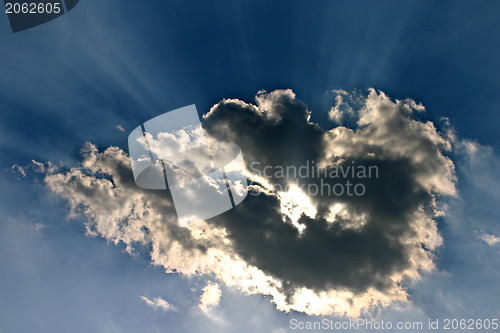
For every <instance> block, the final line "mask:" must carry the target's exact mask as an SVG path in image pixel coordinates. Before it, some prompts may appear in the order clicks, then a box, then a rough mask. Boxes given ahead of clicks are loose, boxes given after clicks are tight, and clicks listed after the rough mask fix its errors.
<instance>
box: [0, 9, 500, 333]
mask: <svg viewBox="0 0 500 333" xmlns="http://www.w3.org/2000/svg"><path fill="white" fill-rule="evenodd" d="M499 14H500V4H499V3H497V2H495V1H440V2H433V1H405V2H400V1H377V2H368V1H331V0H330V1H313V2H311V1H272V2H269V1H212V2H209V1H191V2H190V1H163V2H153V1H146V2H130V1H128V2H122V1H114V0H109V1H94V0H81V1H80V3H79V4H78V5H77V6H76V7H75V8H74V9H73V10H71V11H70V12H69V13H67V14H65V15H63V16H61V17H59V18H57V19H55V20H53V21H51V22H48V23H46V24H43V25H40V26H38V27H35V28H32V29H29V30H26V31H22V32H18V33H12V31H11V30H10V26H9V22H8V19H7V16H6V15H0V38H1V39H2V47H1V48H0V60H1V61H0V69H1V71H0V73H1V75H0V87H1V89H0V110H1V112H0V183H1V186H0V193H1V198H2V200H1V201H0V240H1V241H0V258H1V259H0V332H1V333H10V332H65V331H71V332H89V331H90V332H138V331H140V332H191V331H205V332H255V331H261V332H289V331H290V332H293V331H300V330H298V329H295V330H294V329H292V327H291V324H290V323H291V320H297V321H301V322H307V321H317V320H322V319H324V318H327V319H328V320H336V321H345V320H349V318H358V317H359V318H372V319H374V320H379V321H380V320H386V321H388V320H390V321H393V322H397V321H422V322H424V323H426V324H427V322H428V320H429V319H432V320H435V319H439V320H440V321H441V324H442V321H443V320H444V319H445V318H450V319H453V318H457V319H462V318H467V319H469V318H473V319H483V320H484V319H494V318H498V319H500V304H499V303H498V300H497V295H498V293H499V292H500V284H499V281H500V279H499V277H500V264H499V258H500V239H499V238H498V237H500V230H499V224H498V223H499V217H500V210H499V208H498V200H499V199H500V190H499V188H500V186H498V185H500V184H499V181H498V177H497V170H498V169H499V167H500V158H499V156H498V154H499V147H500V141H499V140H500V139H499V136H498V130H497V125H496V124H497V123H498V121H497V120H496V119H497V118H498V115H497V114H498V109H499V106H498V105H500V97H499V95H498V91H499V88H500V87H499V80H498V78H499V77H500V61H499V60H498V53H499V46H498V45H500V23H498V15H499ZM263 90H264V91H265V92H263ZM191 104H196V107H197V110H198V114H199V115H200V117H201V116H203V115H205V116H204V117H203V118H202V119H203V126H204V129H205V130H206V131H207V133H208V135H210V136H212V137H214V138H217V139H220V140H227V141H230V142H234V143H236V144H238V145H239V146H240V147H241V149H242V153H243V156H244V157H245V158H246V159H248V160H247V162H248V161H260V162H262V163H264V162H265V163H267V164H268V165H274V166H276V165H280V164H286V165H297V166H298V165H300V163H301V162H303V161H305V160H311V159H314V160H316V161H319V160H324V161H329V160H330V159H332V158H336V157H339V156H340V157H341V158H342V159H343V160H342V161H343V162H342V161H341V162H340V163H347V162H345V161H348V162H350V161H352V162H353V163H354V162H356V163H357V164H364V165H368V164H369V163H375V162H376V163H377V165H379V166H380V170H382V172H383V171H384V170H386V171H388V172H389V173H387V172H386V173H382V174H381V178H380V179H381V180H382V181H379V182H374V183H373V184H371V183H370V184H371V186H372V187H371V191H370V186H368V189H369V191H368V194H367V196H366V197H363V200H353V199H352V198H346V197H342V198H334V199H335V200H333V199H332V198H330V197H322V196H319V197H313V198H308V199H305V198H301V197H293V198H292V199H293V200H295V202H293V200H292V202H291V203H290V205H292V207H293V204H294V203H295V204H299V205H298V206H299V208H298V210H295V211H294V210H293V209H289V210H288V211H287V209H286V208H287V205H286V204H285V201H286V200H285V198H286V197H285V196H284V194H283V193H282V194H281V195H276V194H272V193H271V194H270V193H268V192H266V191H269V187H266V184H264V183H262V182H260V183H259V180H258V179H257V178H256V172H257V170H253V171H254V172H253V174H250V175H249V178H250V179H251V180H253V181H254V183H252V184H253V185H254V187H253V188H252V189H251V192H252V193H255V192H259V193H260V195H259V196H250V195H249V196H248V198H247V199H246V200H245V201H244V202H243V203H242V204H241V205H239V206H238V207H239V208H237V209H234V210H232V211H230V212H228V213H227V214H223V215H221V216H218V217H216V218H214V219H211V220H209V221H208V222H203V224H201V226H200V225H198V227H194V228H193V229H192V230H191V231H192V232H193V234H194V233H196V232H197V231H200V230H202V229H203V228H205V229H203V233H205V232H206V230H208V232H207V233H206V234H204V236H200V237H201V238H199V237H198V238H196V237H194V238H193V236H192V234H189V233H187V232H186V230H185V229H183V228H181V227H179V226H178V225H177V222H176V219H175V214H173V211H172V206H171V204H170V203H171V198H170V197H169V196H168V193H162V192H155V193H152V192H147V191H142V190H140V189H139V188H138V187H137V186H135V183H133V178H131V177H132V172H131V170H129V169H130V166H129V165H128V164H127V163H128V157H127V154H128V141H127V140H128V135H129V133H130V132H131V131H132V130H133V129H135V128H136V127H137V126H139V125H140V124H142V123H144V122H146V121H147V120H149V119H151V118H153V117H155V116H157V115H160V114H162V113H165V112H167V111H170V110H174V109H177V108H180V107H183V106H186V105H191ZM423 109H425V111H424V110H423ZM315 124H316V125H315ZM225 128H226V129H230V130H224V129H225ZM109 147H116V148H111V149H109ZM288 153H289V154H288ZM370 154H375V155H373V156H375V157H373V156H372V155H370ZM127 168H128V169H127ZM384 168H385V169H384ZM123 170H126V172H122V171H123ZM102 174H108V176H110V177H112V178H113V180H114V183H113V186H115V187H113V186H111V187H109V186H110V183H109V182H106V181H107V178H106V177H103V176H102ZM275 181H276V182H278V183H280V182H281V181H282V180H280V179H275ZM305 183H307V184H310V183H311V182H309V181H305ZM85 184H87V185H85ZM88 184H90V185H88ZM84 186H88V187H89V188H88V189H87V190H88V191H85V190H82V187H84ZM332 200H333V201H332ZM138 203H142V207H143V210H140V209H139V208H138V207H141V205H139V204H138ZM304 203H306V204H304ZM332 203H341V204H343V205H345V207H347V208H346V210H345V214H346V215H342V216H341V215H338V216H339V217H340V220H341V222H340V223H339V225H340V227H339V228H340V229H338V230H337V229H332V228H329V227H328V223H329V222H328V218H327V214H326V213H325V211H326V210H328V209H330V208H331V204H332ZM134 205H136V206H134ZM296 206H297V205H296ZM82 207H83V209H82ZM85 207H86V208H87V209H85ZM123 207H133V208H123ZM144 207H146V208H144ZM311 207H313V208H311ZM337 207H340V206H337ZM420 207H424V209H422V210H420ZM308 209H312V211H311V210H308ZM297 211H298V212H299V215H298V216H297V215H296V212H297ZM301 212H302V213H303V214H302V215H300V213H301ZM340 212H344V211H343V210H341V211H340ZM438 212H442V213H438ZM323 213H324V214H323ZM337 213H339V211H338V212H337ZM363 213H366V214H368V215H369V216H370V219H368V220H366V221H365V222H366V223H368V225H369V226H372V227H371V228H368V227H367V228H365V226H364V224H363V223H361V225H355V224H356V221H358V220H359V219H357V218H356V216H358V215H359V216H362V214H363ZM294 214H295V215H294ZM356 214H358V215H356ZM419 214H420V215H419ZM282 218H283V219H285V220H286V221H288V222H290V223H288V224H287V223H281V222H280V221H281V219H282ZM124 221H127V223H125V224H124ZM157 221H160V223H157ZM400 221H403V222H404V223H402V225H403V227H401V229H398V228H396V227H394V226H396V224H397V223H399V222H400ZM278 222H279V223H278ZM292 222H293V223H292ZM348 222H352V223H354V227H352V225H349V227H346V226H347V225H348ZM342 223H346V225H345V226H342ZM394 223H396V224H394ZM386 224H387V225H386ZM297 225H304V226H306V229H305V230H311V231H310V232H306V233H305V236H304V237H302V238H300V237H299V238H297V237H298V236H297V235H298V234H299V229H300V227H297ZM397 225H399V224H397ZM144 228H146V229H147V230H149V233H144V232H143V230H145V229H144ZM350 228H354V229H350ZM356 228H360V230H362V232H357V231H356V230H357V229H356ZM223 229H224V230H226V231H227V232H228V234H227V235H226V234H224V233H221V230H223ZM138 230H139V231H138ZM346 230H347V231H346ZM351 230H355V231H351ZM267 235H271V236H269V237H268V236H267ZM273 237H276V238H273ZM297 239H299V241H297ZM224 241H227V242H228V244H231V246H229V245H228V246H227V247H226V246H222V245H221V244H226V243H225V242H224ZM331 244H338V245H335V246H332V245H331ZM388 244H389V245H388ZM422 244H423V245H422ZM200 249H202V250H200ZM203 249H204V250H203ZM207 249H208V250H207ZM214 253H215V254H214ZM235 258H237V259H235ZM216 259H217V260H219V259H220V260H227V265H226V266H222V265H221V264H217V263H216ZM331 262H335V265H333V266H330V263H331ZM311 263H314V264H311ZM238 265H239V266H238ZM367 267H369V269H368V268H367ZM236 268H238V269H241V272H240V271H239V270H238V273H235V272H236V271H237V270H236ZM173 269H174V270H173ZM365 269H366V270H365ZM370 269H371V270H370ZM166 270H167V271H168V272H165V271H166ZM245 274H246V275H245ZM247 276H250V277H249V278H248V277H247ZM271 278H272V279H271ZM264 280H265V281H266V282H265V283H264V282H262V281H264ZM269 281H271V282H272V283H271V282H269ZM273 281H274V282H273ZM276 281H278V282H280V283H284V285H285V286H284V287H282V288H278V287H276V285H275V284H273V283H275V282H276ZM303 287H305V288H306V289H307V288H308V290H309V291H308V293H309V294H307V295H306V294H305V292H303V293H302V294H300V293H301V291H300V290H302V289H301V288H303ZM323 291H327V292H330V294H328V296H325V297H323V298H322V299H321V300H318V298H315V297H316V296H317V295H320V294H321V292H323ZM363 295H364V296H363ZM294 297H295V298H294ZM367 299H368V300H367ZM349 300H350V301H351V302H349ZM370 300H372V301H374V302H375V304H372V303H370ZM307 302H309V305H308V306H307V307H306V306H305V304H306V303H307ZM440 329H441V330H442V329H443V327H442V325H441V327H440ZM319 331H324V330H319ZM359 331H364V330H362V329H360V330H359ZM368 331H370V330H368ZM423 331H426V330H425V329H424V330H423Z"/></svg>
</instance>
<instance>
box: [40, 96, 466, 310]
mask: <svg viewBox="0 0 500 333" xmlns="http://www.w3.org/2000/svg"><path fill="white" fill-rule="evenodd" d="M342 93H343V94H344V96H345V95H346V93H345V92H342ZM355 97H356V98H355V100H356V101H357V103H358V104H359V107H356V108H354V107H352V106H348V107H339V106H337V108H336V115H337V116H338V118H339V119H340V118H341V115H340V112H342V110H349V113H350V115H349V116H350V117H354V116H355V117H356V125H355V126H354V127H353V128H347V127H342V126H339V127H335V128H333V129H331V130H324V129H322V128H321V127H320V126H318V125H317V124H314V123H312V122H311V121H310V111H309V110H308V109H307V106H306V105H305V104H304V103H303V102H301V101H300V100H298V99H297V98H296V97H295V94H294V93H293V92H292V91H291V90H277V91H274V92H271V93H266V92H260V93H259V94H258V95H257V97H256V101H257V103H256V105H253V104H248V103H245V102H243V101H240V100H223V101H221V102H220V103H218V104H217V105H215V106H214V107H213V108H212V109H211V110H210V112H209V113H207V114H206V115H205V116H204V127H205V130H206V131H207V132H208V134H209V135H210V136H211V137H213V138H215V139H217V140H225V141H230V142H234V143H236V144H238V145H239V146H240V147H241V149H242V152H243V154H244V157H245V161H246V164H247V175H248V177H249V179H250V180H252V185H251V186H250V191H251V195H249V196H248V197H247V199H246V200H245V201H244V202H243V203H241V204H240V205H238V206H237V207H236V208H235V209H233V210H231V211H229V212H227V213H225V214H223V215H220V216H218V217H215V218H212V219H210V220H207V221H204V222H201V223H197V224H194V225H191V226H190V227H188V228H183V227H180V226H179V224H178V223H177V218H176V214H175V209H174V206H173V203H172V199H171V197H170V195H169V192H168V191H148V190H142V189H140V188H138V187H137V186H136V185H135V183H134V182H133V178H132V173H131V170H130V164H129V160H128V156H127V154H126V153H125V152H124V151H123V150H121V149H119V148H117V147H110V148H108V149H106V150H104V151H102V152H100V151H98V149H97V148H96V147H95V146H93V145H92V144H88V145H87V146H86V147H85V148H84V149H83V150H82V157H83V161H82V165H81V167H79V168H73V169H71V170H66V171H54V169H51V170H52V171H50V172H48V173H47V175H46V178H45V182H46V183H47V185H48V186H49V187H50V189H51V190H52V191H54V192H55V193H57V194H59V195H60V196H62V197H63V198H65V199H66V200H67V201H68V202H69V204H70V206H71V212H72V214H74V215H84V216H85V217H86V219H87V228H88V231H89V233H91V234H95V235H100V236H102V237H104V238H106V239H108V240H111V241H113V242H115V243H118V242H123V243H125V244H126V245H127V249H128V250H129V251H131V252H132V251H134V248H137V246H140V247H149V248H150V249H151V259H152V261H153V263H154V264H157V265H162V266H163V267H165V269H166V270H167V272H180V273H183V274H186V275H193V274H213V275H215V276H216V277H217V278H218V279H220V281H222V282H224V283H225V284H227V285H229V286H236V287H238V288H239V289H241V290H242V291H244V292H246V293H260V294H266V295H271V296H272V297H273V301H274V302H275V303H276V306H277V308H278V309H280V310H284V311H289V310H297V311H303V312H306V313H308V314H330V313H337V314H344V313H347V314H348V315H350V316H357V315H359V313H360V311H362V310H363V309H366V308H368V307H369V306H371V305H376V304H382V305H387V304H389V303H390V302H391V301H394V300H405V299H406V292H405V290H404V288H403V287H402V285H401V284H402V282H403V281H404V279H406V278H411V279H416V278H418V277H419V275H420V272H421V271H422V270H431V269H432V268H433V250H434V249H435V248H436V247H438V246H439V245H440V244H441V237H440V236H439V234H438V230H437V227H436V223H435V221H434V219H435V217H436V216H437V215H439V214H441V213H440V212H438V211H437V208H436V198H437V197H438V196H440V195H455V194H456V193H455V185H454V182H455V176H454V166H453V163H452V162H451V160H450V159H449V158H447V157H446V156H445V153H446V151H447V150H449V149H450V148H451V139H449V138H448V137H447V136H446V135H442V134H440V133H439V132H438V131H437V130H436V128H435V127H434V125H433V124H432V123H431V122H422V121H419V120H417V119H418V117H416V115H415V113H421V112H424V108H423V106H421V105H417V104H416V103H415V102H414V101H412V100H405V101H391V100H390V98H388V97H387V96H386V95H385V94H384V93H382V92H376V91H375V90H373V89H371V90H370V91H369V93H368V95H367V96H359V95H357V96H355ZM345 100H349V98H346V99H345ZM351 100H352V98H351ZM337 101H338V102H342V103H343V100H340V99H338V100H337ZM308 163H309V164H308ZM312 164H314V165H317V166H319V167H320V169H318V170H323V171H325V170H326V171H327V172H331V171H333V170H339V169H342V168H344V170H345V169H346V168H347V167H349V166H350V167H358V168H363V167H365V168H369V167H376V171H377V173H376V177H361V178H360V177H358V175H357V174H351V173H348V174H346V175H345V177H341V179H339V178H335V177H312V176H310V175H309V176H308V177H301V176H300V175H290V174H288V177H283V175H282V174H280V175H278V174H276V173H273V172H271V173H269V172H267V171H269V170H274V171H276V170H279V169H280V167H285V168H286V167H288V168H289V169H288V170H293V168H295V169H298V168H300V167H301V166H303V165H312ZM327 174H328V175H330V173H325V175H327ZM346 181H349V182H352V183H360V184H362V185H363V189H364V191H363V193H362V195H349V194H348V193H347V192H345V191H344V193H332V192H331V191H327V192H323V193H319V192H318V193H317V191H316V190H317V189H319V188H333V187H334V186H335V184H338V183H345V182H346ZM312 189H313V190H315V191H314V193H313V191H312Z"/></svg>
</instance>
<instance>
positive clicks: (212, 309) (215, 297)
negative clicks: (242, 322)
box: [198, 282, 224, 322]
mask: <svg viewBox="0 0 500 333" xmlns="http://www.w3.org/2000/svg"><path fill="white" fill-rule="evenodd" d="M221 296H222V292H221V290H220V287H219V285H218V284H217V283H213V282H209V283H208V284H207V285H206V286H205V288H203V294H202V295H201V297H200V304H199V305H198V306H199V308H200V310H201V311H202V312H203V313H204V314H205V315H206V316H207V317H208V318H210V319H212V320H215V321H219V322H223V321H224V320H223V318H222V315H221V313H220V311H217V307H218V305H219V302H220V299H221Z"/></svg>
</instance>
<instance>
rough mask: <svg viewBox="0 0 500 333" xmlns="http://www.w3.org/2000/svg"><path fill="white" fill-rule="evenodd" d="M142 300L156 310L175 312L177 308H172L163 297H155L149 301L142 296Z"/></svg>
mask: <svg viewBox="0 0 500 333" xmlns="http://www.w3.org/2000/svg"><path fill="white" fill-rule="evenodd" d="M141 299H142V300H143V301H144V302H145V303H146V304H147V305H148V306H150V307H152V308H153V309H155V310H161V311H165V312H166V311H173V310H174V309H175V308H174V306H172V305H171V304H170V303H168V302H167V301H165V300H164V299H163V298H161V297H155V298H153V299H149V298H147V297H146V296H141Z"/></svg>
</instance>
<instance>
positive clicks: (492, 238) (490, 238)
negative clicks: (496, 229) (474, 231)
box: [481, 234, 500, 246]
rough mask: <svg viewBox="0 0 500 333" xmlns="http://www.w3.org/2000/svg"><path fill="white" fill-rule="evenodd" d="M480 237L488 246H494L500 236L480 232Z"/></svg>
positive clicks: (499, 239)
mask: <svg viewBox="0 0 500 333" xmlns="http://www.w3.org/2000/svg"><path fill="white" fill-rule="evenodd" d="M481 239H482V240H483V241H485V242H486V243H487V244H488V245H489V246H495V245H496V244H498V243H500V237H498V236H495V235H490V234H482V235H481Z"/></svg>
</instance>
